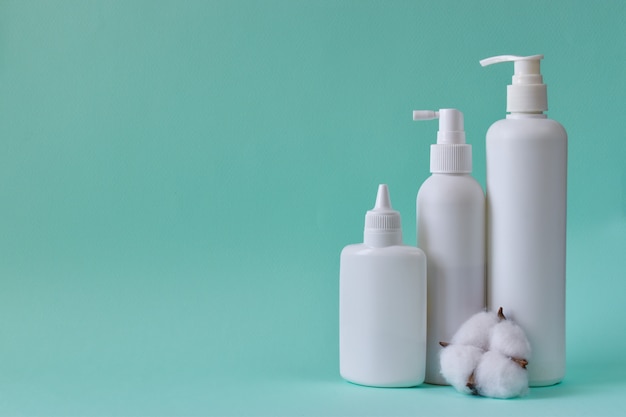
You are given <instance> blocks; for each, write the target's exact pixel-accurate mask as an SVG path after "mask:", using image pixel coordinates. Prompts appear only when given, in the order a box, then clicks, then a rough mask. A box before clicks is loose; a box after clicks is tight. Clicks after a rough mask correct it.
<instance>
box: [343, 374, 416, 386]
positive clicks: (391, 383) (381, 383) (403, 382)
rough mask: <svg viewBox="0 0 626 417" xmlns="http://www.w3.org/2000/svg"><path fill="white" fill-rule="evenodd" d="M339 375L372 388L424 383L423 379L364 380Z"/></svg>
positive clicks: (355, 383) (348, 380) (350, 381)
mask: <svg viewBox="0 0 626 417" xmlns="http://www.w3.org/2000/svg"><path fill="white" fill-rule="evenodd" d="M341 377H342V378H343V379H345V380H346V381H347V382H349V383H351V384H354V385H360V386H363V387H372V388H412V387H416V386H418V385H421V384H423V383H424V380H423V379H410V380H397V381H380V380H378V381H377V380H375V379H368V380H364V379H354V378H347V377H345V376H343V375H341Z"/></svg>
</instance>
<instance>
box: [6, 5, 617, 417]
mask: <svg viewBox="0 0 626 417" xmlns="http://www.w3.org/2000/svg"><path fill="white" fill-rule="evenodd" d="M625 18H626V2H623V1H598V2H590V1H584V2H583V1H544V0H541V1H525V2H498V1H393V2H379V1H311V2H303V1H217V2H216V1H197V2H192V1H183V2H177V1H148V0H146V1H78V0H77V1H57V2H53V1H1V2H0V146H1V147H0V414H2V415H315V416H321V415H387V416H388V415H460V414H463V415H470V414H476V415H478V414H482V415H500V416H502V415H508V416H511V415H530V414H533V415H570V416H571V415H618V414H622V413H623V412H624V411H623V410H624V407H625V406H626V400H624V396H623V392H624V389H625V388H626V359H625V357H624V351H625V348H626V335H625V332H624V321H623V316H624V315H625V314H626V308H625V307H624V296H625V294H626V276H625V272H624V271H625V270H626V256H625V255H626V253H625V252H626V168H625V165H624V156H625V150H626V145H625V144H624V142H625V141H624V132H625V126H624V120H625V119H624V111H625V110H626V108H625V105H624V97H625V93H626V81H625V79H626V77H625V76H624V74H625V73H626V58H625V56H624V48H625V46H626V29H625V26H624V19H625ZM503 53H514V54H522V55H523V54H537V53H543V54H545V56H546V58H545V60H544V61H543V65H542V67H543V75H544V79H545V81H546V83H547V84H548V86H549V87H548V92H549V105H550V109H551V110H550V111H549V112H548V114H549V116H550V117H552V118H554V119H556V120H559V121H560V122H561V123H562V124H563V125H564V126H565V127H566V128H567V130H568V132H569V138H570V147H569V157H570V166H569V195H568V201H569V206H568V209H569V213H568V214H569V216H568V264H567V267H568V283H567V297H568V305H567V320H568V322H567V343H568V375H567V377H566V379H565V381H564V382H563V383H562V384H560V385H558V386H555V387H551V388H544V389H533V390H532V391H531V394H530V396H529V397H527V398H525V399H522V400H514V401H498V400H489V399H481V398H472V397H464V396H461V395H458V394H456V393H455V392H454V391H453V389H452V388H449V387H432V386H428V385H424V386H422V387H419V388H416V389H404V390H393V389H372V388H364V387H358V386H354V385H351V384H348V383H346V382H343V381H342V380H341V379H340V377H339V375H338V351H337V350H338V323H337V321H338V320H337V319H338V317H337V316H338V305H337V303H338V266H339V252H340V250H341V248H342V247H343V246H344V245H346V244H349V243H355V242H358V241H360V239H361V237H362V227H363V215H364V213H365V211H366V210H367V209H369V208H370V207H371V206H372V205H373V202H374V198H375V192H376V187H377V185H378V183H381V182H385V183H388V184H389V186H390V191H391V196H392V201H393V204H394V206H395V207H396V208H397V209H398V210H400V211H401V213H402V214H403V227H404V234H405V242H406V243H408V244H415V241H416V239H415V233H414V230H415V219H414V216H415V206H414V205H415V195H416V193H417V190H418V188H419V185H420V184H421V182H422V181H423V180H424V179H425V178H426V177H427V176H428V175H429V173H428V153H429V144H430V143H431V142H432V141H433V140H434V138H435V132H436V130H437V129H436V122H429V123H426V122H424V123H413V122H412V121H411V111H412V110H413V109H418V108H432V109H437V108H440V107H456V108H459V109H461V110H462V111H463V112H464V113H465V120H466V123H465V126H466V130H467V134H468V140H469V141H470V142H471V143H472V144H473V145H474V166H475V169H474V174H475V176H476V178H477V179H478V180H479V181H480V182H481V183H482V184H483V185H484V177H485V170H484V161H485V158H484V135H485V132H486V130H487V128H488V127H489V125H490V124H491V123H492V122H494V121H495V120H497V119H499V118H502V117H503V116H504V112H505V91H506V87H505V86H506V85H507V84H508V83H509V82H510V77H511V74H512V66H511V65H500V66H496V67H489V68H481V67H480V65H479V64H478V60H479V59H481V58H485V57H488V56H492V55H496V54H503ZM529 261H531V260H529Z"/></svg>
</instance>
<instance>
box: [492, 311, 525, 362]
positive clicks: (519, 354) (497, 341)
mask: <svg viewBox="0 0 626 417" xmlns="http://www.w3.org/2000/svg"><path fill="white" fill-rule="evenodd" d="M489 350H495V351H497V352H500V353H502V354H503V355H504V356H508V357H510V358H518V359H529V358H530V342H529V341H528V339H527V338H526V334H524V330H522V328H521V327H520V326H518V325H517V324H515V323H513V322H512V321H510V320H502V321H501V322H500V323H498V324H496V325H495V326H493V327H492V328H491V335H490V339H489Z"/></svg>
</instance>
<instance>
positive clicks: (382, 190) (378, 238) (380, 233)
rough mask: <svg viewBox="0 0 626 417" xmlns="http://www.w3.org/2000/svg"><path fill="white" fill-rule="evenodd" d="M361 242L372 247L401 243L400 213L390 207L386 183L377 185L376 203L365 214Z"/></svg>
mask: <svg viewBox="0 0 626 417" xmlns="http://www.w3.org/2000/svg"><path fill="white" fill-rule="evenodd" d="M363 243H365V244H366V245H369V246H374V247H383V246H392V245H401V244H402V226H401V224H400V213H398V212H397V211H396V210H394V209H393V208H392V207H391V199H390V198H389V189H388V188H387V184H380V185H379V186H378V194H377V195H376V204H375V206H374V208H373V209H371V210H369V211H368V212H367V214H366V215H365V230H364V233H363Z"/></svg>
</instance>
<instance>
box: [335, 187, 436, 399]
mask: <svg viewBox="0 0 626 417" xmlns="http://www.w3.org/2000/svg"><path fill="white" fill-rule="evenodd" d="M363 235H364V236H363V243H362V244H356V245H349V246H346V247H345V248H344V249H343V251H342V252H341V266H340V277H339V368H340V373H341V376H342V377H343V378H344V379H346V380H348V381H350V382H354V383H356V384H361V385H370V386H376V387H411V386H415V385H419V384H421V383H422V382H424V368H425V360H426V257H425V256H424V252H422V251H421V250H420V249H418V248H416V247H414V246H407V245H403V244H402V229H401V226H400V213H398V212H397V211H395V210H393V209H392V208H391V201H390V200H389V191H388V190H387V185H385V184H381V185H380V186H379V187H378V196H377V197H376V206H375V207H374V208H373V209H372V210H370V211H368V212H367V214H366V215H365V231H364V233H363Z"/></svg>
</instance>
